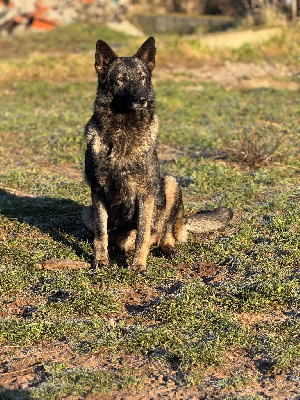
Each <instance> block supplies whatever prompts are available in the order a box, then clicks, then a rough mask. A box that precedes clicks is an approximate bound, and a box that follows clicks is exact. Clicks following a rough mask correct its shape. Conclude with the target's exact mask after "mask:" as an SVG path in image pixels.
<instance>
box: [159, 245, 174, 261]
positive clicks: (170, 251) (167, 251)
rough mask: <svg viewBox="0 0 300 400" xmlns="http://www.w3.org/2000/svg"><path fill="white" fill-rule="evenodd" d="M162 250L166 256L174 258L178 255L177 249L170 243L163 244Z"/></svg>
mask: <svg viewBox="0 0 300 400" xmlns="http://www.w3.org/2000/svg"><path fill="white" fill-rule="evenodd" d="M162 251H163V253H164V255H165V257H167V258H175V257H176V256H177V255H178V251H177V250H176V249H175V247H174V246H171V245H170V244H168V245H165V246H163V248H162Z"/></svg>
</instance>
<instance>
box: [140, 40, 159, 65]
mask: <svg viewBox="0 0 300 400" xmlns="http://www.w3.org/2000/svg"><path fill="white" fill-rule="evenodd" d="M155 53H156V49H155V40H154V37H152V36H151V37H149V38H148V39H147V40H146V42H144V43H143V44H142V46H141V47H140V48H139V50H138V52H137V53H136V57H138V58H140V59H141V60H143V61H144V62H145V63H146V65H147V67H148V69H150V71H152V70H153V69H154V67H155Z"/></svg>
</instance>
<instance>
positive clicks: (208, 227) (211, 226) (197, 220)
mask: <svg viewBox="0 0 300 400" xmlns="http://www.w3.org/2000/svg"><path fill="white" fill-rule="evenodd" d="M232 217H233V212H232V210H231V209H230V208H227V207H219V208H215V209H214V210H212V211H210V210H203V211H198V212H197V213H196V214H192V215H190V216H189V217H188V218H187V219H186V220H185V228H186V230H187V231H188V232H192V233H196V234H198V233H203V232H210V231H216V230H218V229H223V228H225V227H226V226H227V224H228V222H229V221H230V220H231V218H232Z"/></svg>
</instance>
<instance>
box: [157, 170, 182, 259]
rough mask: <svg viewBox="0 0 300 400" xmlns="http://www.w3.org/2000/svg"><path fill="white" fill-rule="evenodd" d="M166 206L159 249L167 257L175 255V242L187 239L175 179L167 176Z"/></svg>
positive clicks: (180, 199)
mask: <svg viewBox="0 0 300 400" xmlns="http://www.w3.org/2000/svg"><path fill="white" fill-rule="evenodd" d="M165 197H166V206H165V210H164V213H163V216H162V219H163V220H162V231H161V238H160V241H159V247H160V248H161V249H162V251H163V252H164V254H165V255H166V256H168V257H173V256H175V254H176V249H175V247H174V245H175V243H176V242H183V241H185V240H186V238H187V232H186V229H185V226H184V220H183V203H182V194H181V189H180V186H179V184H178V183H177V181H176V179H175V178H173V177H171V176H167V177H166V178H165Z"/></svg>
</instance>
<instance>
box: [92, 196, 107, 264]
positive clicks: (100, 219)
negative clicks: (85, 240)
mask: <svg viewBox="0 0 300 400" xmlns="http://www.w3.org/2000/svg"><path fill="white" fill-rule="evenodd" d="M92 202H93V208H94V216H95V239H94V262H93V268H102V267H108V266H109V257H108V235H107V211H106V208H105V207H104V205H103V203H102V201H101V200H100V199H99V197H98V196H97V195H96V194H92Z"/></svg>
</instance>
